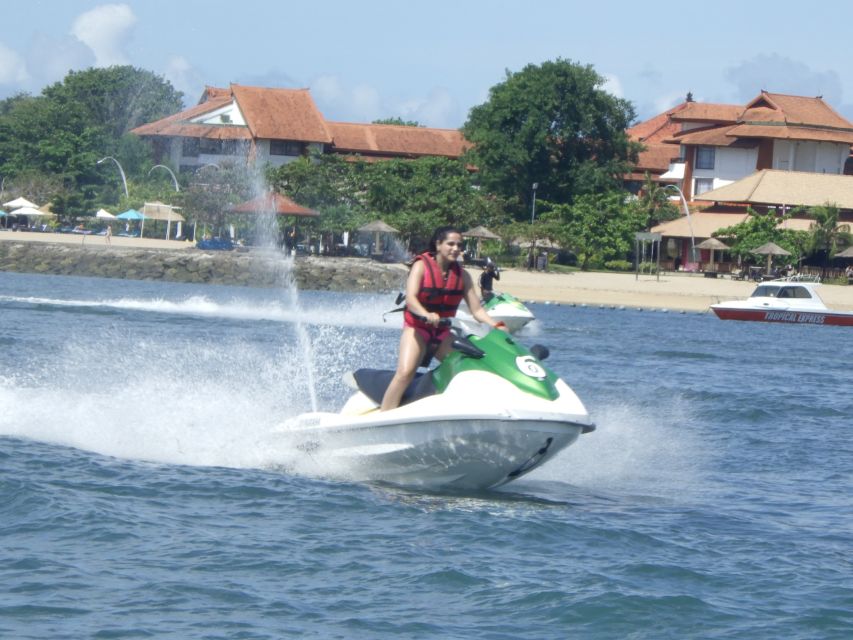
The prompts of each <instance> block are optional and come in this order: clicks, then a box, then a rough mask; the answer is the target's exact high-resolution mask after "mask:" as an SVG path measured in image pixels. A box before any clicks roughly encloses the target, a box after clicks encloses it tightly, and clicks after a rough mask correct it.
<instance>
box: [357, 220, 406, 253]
mask: <svg viewBox="0 0 853 640" xmlns="http://www.w3.org/2000/svg"><path fill="white" fill-rule="evenodd" d="M358 232H359V233H372V234H373V252H374V253H382V251H381V248H380V247H381V244H380V236H381V234H383V233H400V232H399V231H398V230H397V229H395V228H394V227H392V226H391V225H390V224H388V223H387V222H385V221H384V220H374V221H373V222H368V223H367V224H366V225H364V226H361V227H359V228H358Z"/></svg>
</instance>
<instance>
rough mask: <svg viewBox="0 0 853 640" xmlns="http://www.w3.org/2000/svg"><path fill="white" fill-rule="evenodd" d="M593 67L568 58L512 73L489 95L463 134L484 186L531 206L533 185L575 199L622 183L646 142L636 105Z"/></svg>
mask: <svg viewBox="0 0 853 640" xmlns="http://www.w3.org/2000/svg"><path fill="white" fill-rule="evenodd" d="M604 82H605V79H604V78H603V77H602V76H600V75H599V74H598V73H596V72H595V71H594V70H593V68H592V67H591V66H583V65H580V64H577V63H573V62H571V61H568V60H562V59H557V60H556V61H549V62H544V63H543V64H541V65H538V66H537V65H532V64H531V65H528V66H526V67H524V69H522V70H521V71H520V72H517V73H512V72H509V71H507V74H506V79H505V80H504V81H503V82H502V83H500V84H498V85H495V86H494V87H492V88H491V89H490V91H489V99H488V100H487V101H486V102H485V103H484V104H482V105H479V106H476V107H474V108H473V109H472V110H471V112H470V116H469V118H468V121H467V122H466V123H465V126H464V128H463V132H464V134H465V137H466V138H467V139H468V140H469V141H471V142H472V143H473V144H474V146H473V148H472V149H471V151H470V152H469V154H468V158H467V159H468V161H469V162H471V163H472V164H474V165H476V166H477V167H478V168H479V170H480V173H479V177H480V180H481V181H482V185H483V187H484V188H485V189H486V190H488V191H490V192H492V193H496V194H499V195H501V196H502V197H504V198H506V199H507V200H515V201H516V202H518V203H519V204H518V205H517V207H516V208H515V211H514V213H515V215H516V217H517V218H518V219H522V218H523V217H525V216H526V215H527V212H529V211H530V205H531V200H532V185H533V183H538V185H539V187H538V192H537V193H538V197H540V198H543V199H546V200H551V201H554V202H561V203H571V202H572V201H573V200H574V199H575V198H576V197H577V196H579V195H583V194H588V193H600V192H603V191H607V190H611V189H614V188H616V187H617V186H618V185H619V184H620V183H621V175H622V174H624V173H625V172H626V171H627V170H628V169H629V161H636V155H637V152H638V149H639V148H640V147H639V145H637V144H635V143H632V142H630V141H629V139H628V136H627V134H626V133H625V130H626V129H627V127H628V126H629V125H630V123H631V121H632V120H633V119H634V117H635V113H634V109H633V107H632V105H631V104H630V103H629V102H627V101H625V100H622V99H620V98H616V97H614V96H612V95H610V94H608V93H607V92H606V91H604V89H603V88H602V87H603V85H604Z"/></svg>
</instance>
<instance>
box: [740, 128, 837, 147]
mask: <svg viewBox="0 0 853 640" xmlns="http://www.w3.org/2000/svg"><path fill="white" fill-rule="evenodd" d="M729 135H733V136H738V137H740V138H777V139H783V140H814V141H817V142H847V143H848V144H853V129H849V130H847V131H840V130H838V129H820V128H814V127H796V126H788V125H775V124H752V123H751V124H740V125H737V126H735V127H732V128H731V130H730V133H729Z"/></svg>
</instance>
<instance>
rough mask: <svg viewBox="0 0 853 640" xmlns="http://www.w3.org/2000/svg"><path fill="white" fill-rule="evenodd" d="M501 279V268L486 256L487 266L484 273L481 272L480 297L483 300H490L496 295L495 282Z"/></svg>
mask: <svg viewBox="0 0 853 640" xmlns="http://www.w3.org/2000/svg"><path fill="white" fill-rule="evenodd" d="M500 279H501V270H500V269H498V267H497V265H496V264H495V263H494V262H493V261H492V259H491V258H486V266H485V267H484V268H483V273H481V274H480V297H481V298H482V299H483V302H488V301H489V300H491V299H492V298H493V297H494V296H495V292H494V291H493V282H494V281H495V280H500Z"/></svg>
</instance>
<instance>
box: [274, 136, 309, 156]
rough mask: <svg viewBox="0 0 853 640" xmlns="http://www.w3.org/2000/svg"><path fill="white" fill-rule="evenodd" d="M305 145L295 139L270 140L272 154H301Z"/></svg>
mask: <svg viewBox="0 0 853 640" xmlns="http://www.w3.org/2000/svg"><path fill="white" fill-rule="evenodd" d="M303 149H304V145H303V144H302V143H301V142H295V141H293V140H270V155H271V156H301V155H302V153H303Z"/></svg>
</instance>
